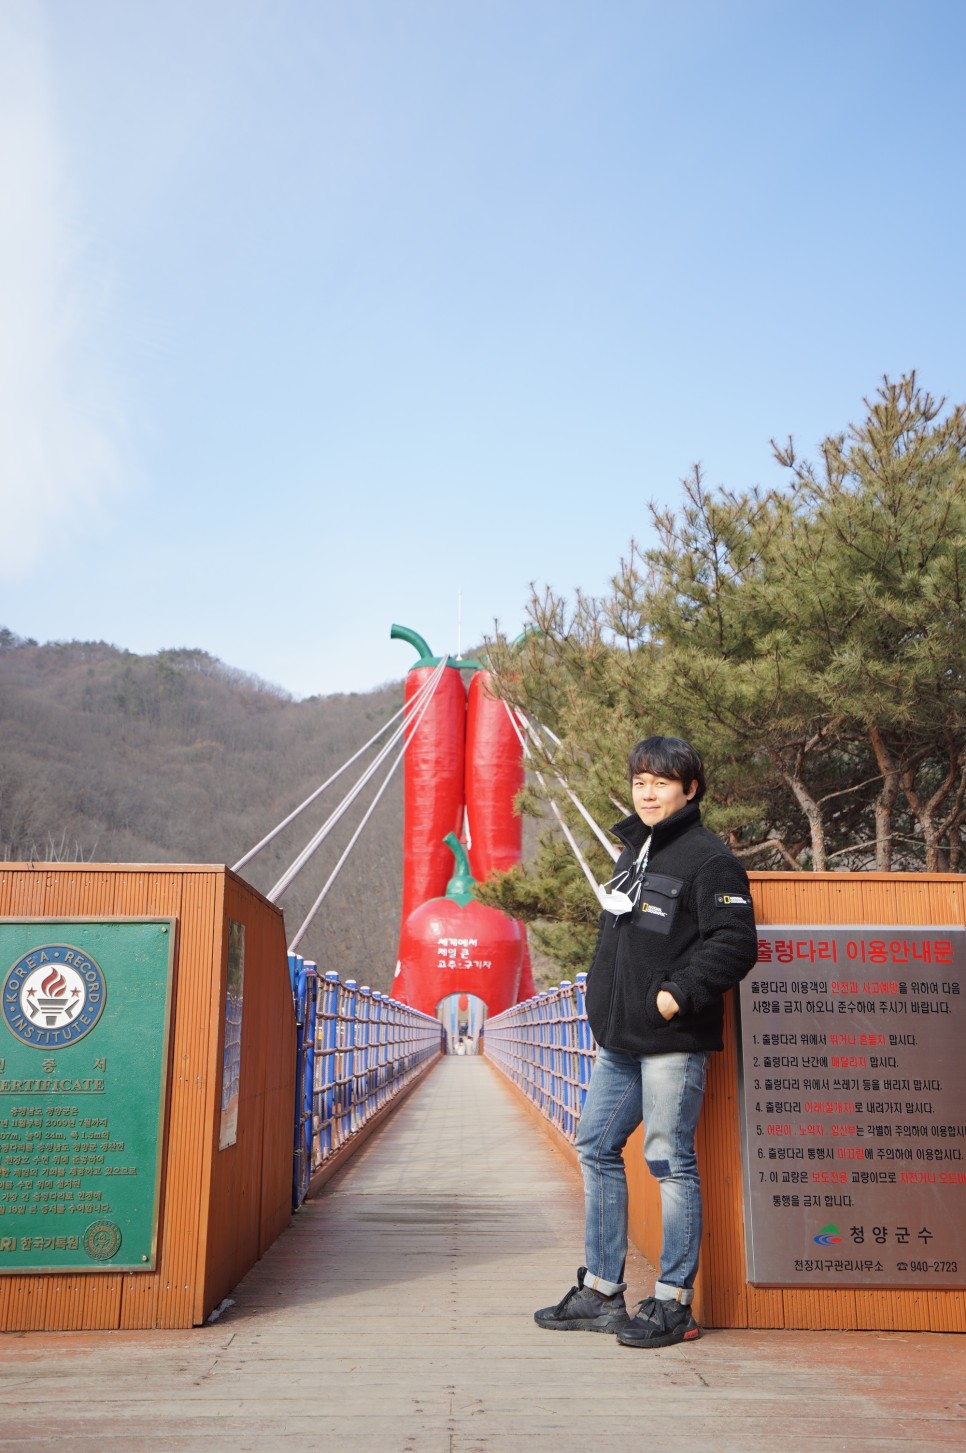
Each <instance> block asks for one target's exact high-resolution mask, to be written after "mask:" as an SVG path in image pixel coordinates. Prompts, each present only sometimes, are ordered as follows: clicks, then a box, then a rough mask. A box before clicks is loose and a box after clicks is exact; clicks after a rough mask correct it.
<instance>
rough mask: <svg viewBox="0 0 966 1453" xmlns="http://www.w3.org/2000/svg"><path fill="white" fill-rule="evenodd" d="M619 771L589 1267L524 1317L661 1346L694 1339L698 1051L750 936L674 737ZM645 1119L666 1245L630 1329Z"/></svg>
mask: <svg viewBox="0 0 966 1453" xmlns="http://www.w3.org/2000/svg"><path fill="white" fill-rule="evenodd" d="M628 767H629V771H630V779H631V794H632V800H633V803H634V813H633V815H632V816H630V817H626V818H624V819H623V821H622V822H619V823H618V824H617V826H616V827H615V828H614V829H613V831H614V834H615V835H616V836H617V837H618V838H619V839H620V841H621V842H622V843H623V844H624V851H623V852H622V853H621V855H620V857H619V859H618V861H617V867H616V873H615V876H614V877H613V878H612V879H611V881H610V884H608V885H607V886H606V887H605V889H604V890H602V891H601V903H602V906H603V912H602V913H601V916H600V929H599V932H598V936H597V947H596V950H595V952H594V958H593V962H592V964H591V968H590V974H589V977H588V981H587V1017H588V1019H589V1020H590V1026H591V1029H592V1030H593V1032H594V1037H595V1038H596V1040H597V1044H598V1046H599V1048H598V1053H597V1059H596V1062H595V1064H594V1070H593V1074H592V1075H591V1080H590V1086H589V1088H588V1092H587V1100H586V1103H585V1105H584V1109H583V1113H582V1115H581V1119H580V1125H579V1127H578V1130H577V1153H578V1155H579V1157H580V1165H581V1170H582V1172H583V1178H584V1199H585V1214H586V1228H585V1241H586V1248H585V1255H586V1261H587V1265H586V1266H582V1267H580V1268H579V1270H578V1272H577V1285H576V1286H575V1287H572V1288H571V1289H570V1291H569V1292H568V1293H567V1295H566V1296H565V1297H564V1298H563V1300H562V1301H560V1302H558V1304H557V1305H556V1306H555V1307H544V1308H542V1309H541V1310H540V1311H539V1312H536V1313H535V1314H534V1315H535V1319H536V1321H537V1323H538V1325H539V1326H541V1327H546V1328H549V1329H552V1330H557V1331H587V1332H616V1334H617V1339H618V1341H619V1342H621V1343H623V1345H624V1346H625V1347H667V1346H670V1345H671V1344H672V1343H674V1342H685V1341H692V1340H693V1339H694V1338H696V1337H700V1335H701V1330H700V1328H699V1327H698V1324H697V1322H696V1321H695V1320H694V1316H693V1314H692V1312H691V1300H692V1297H693V1295H694V1278H695V1275H696V1273H697V1270H698V1251H699V1248H700V1244H701V1182H700V1179H699V1176H698V1165H697V1157H696V1156H695V1151H694V1137H695V1131H696V1129H697V1124H698V1116H699V1114H700V1112H701V1104H702V1101H703V1099H704V1085H705V1073H706V1068H707V1060H708V1055H709V1054H710V1053H711V1052H712V1051H713V1050H719V1049H722V1048H723V1047H724V1046H723V1042H722V1037H721V1030H722V1023H723V1017H724V1009H723V1004H722V997H723V995H724V994H725V993H726V992H727V990H728V989H731V988H734V986H735V985H736V984H738V983H739V982H740V981H741V980H742V979H743V978H744V976H745V975H746V974H747V973H748V971H749V970H750V969H751V967H752V966H753V964H754V963H755V961H756V958H757V952H758V941H757V935H756V932H755V917H754V910H753V908H752V903H751V893H750V890H749V887H748V876H747V874H746V872H745V870H744V868H743V867H742V865H741V863H740V862H739V861H738V859H737V858H736V857H735V855H734V854H733V853H732V852H730V851H729V849H728V848H726V847H725V845H724V844H723V843H722V842H721V840H720V839H719V838H717V837H715V835H714V834H713V833H711V832H709V831H708V830H707V828H705V827H703V826H702V825H701V812H700V809H699V806H698V804H699V803H700V801H701V799H702V797H703V796H704V793H705V778H704V764H703V762H702V760H701V758H700V756H699V755H698V753H697V752H696V751H695V749H694V748H693V747H692V746H691V745H690V744H689V743H688V742H685V741H682V740H681V739H680V738H679V737H648V738H647V739H646V740H645V741H642V742H638V744H637V746H636V747H634V749H633V751H632V752H631V754H630V757H629V759H628ZM608 888H609V889H610V891H609V892H608V891H607V889H608ZM642 1121H643V1122H644V1159H645V1162H646V1164H647V1168H648V1170H649V1171H650V1173H651V1175H652V1176H654V1177H655V1179H656V1180H657V1181H659V1182H660V1187H661V1212H662V1229H663V1245H662V1247H661V1266H660V1275H659V1278H658V1281H657V1284H656V1286H655V1288H654V1295H653V1297H648V1298H647V1299H646V1301H643V1302H642V1303H641V1304H640V1308H639V1310H638V1312H637V1315H636V1316H635V1317H634V1318H633V1319H632V1318H630V1317H629V1316H628V1313H627V1309H626V1307H625V1303H624V1291H625V1288H626V1285H627V1284H626V1282H625V1281H624V1279H623V1277H624V1262H625V1259H626V1255H627V1181H626V1177H625V1174H624V1163H623V1160H622V1158H621V1151H622V1150H623V1148H624V1145H625V1143H626V1141H627V1139H628V1137H629V1136H630V1134H631V1132H632V1131H633V1130H635V1129H636V1128H637V1126H638V1125H640V1124H641V1122H642Z"/></svg>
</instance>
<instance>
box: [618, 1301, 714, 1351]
mask: <svg viewBox="0 0 966 1453" xmlns="http://www.w3.org/2000/svg"><path fill="white" fill-rule="evenodd" d="M700 1336H701V1328H700V1327H699V1326H698V1324H697V1322H696V1321H695V1320H694V1317H693V1316H692V1315H691V1308H690V1307H686V1306H684V1305H683V1303H681V1302H672V1301H670V1300H664V1299H663V1298H662V1299H658V1298H657V1297H648V1298H647V1300H646V1301H643V1302H641V1305H640V1306H639V1307H638V1309H637V1316H636V1317H633V1318H632V1319H631V1320H630V1321H629V1322H628V1323H627V1326H626V1327H624V1328H623V1329H622V1330H621V1331H619V1332H618V1334H617V1340H618V1342H620V1343H621V1345H622V1346H624V1347H670V1346H671V1345H672V1344H673V1343H675V1342H694V1341H696V1340H697V1338H698V1337H700Z"/></svg>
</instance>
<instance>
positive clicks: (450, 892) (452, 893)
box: [443, 832, 476, 908]
mask: <svg viewBox="0 0 966 1453" xmlns="http://www.w3.org/2000/svg"><path fill="white" fill-rule="evenodd" d="M443 842H444V843H445V844H446V846H447V847H448V848H449V850H450V852H451V853H452V854H453V857H454V858H455V859H456V863H455V868H454V872H453V876H452V878H450V880H449V882H448V883H447V884H446V897H447V898H451V899H452V900H453V902H454V903H459V904H461V906H462V907H463V908H465V907H466V905H467V903H472V902H473V884H474V883H475V882H476V879H475V878H474V877H473V874H472V873H471V872H470V860H469V858H468V857H467V855H466V849H465V848H464V846H463V844H462V843H461V842H460V840H459V838H458V837H457V836H456V834H455V832H448V833H447V834H446V836H445V837H444V838H443Z"/></svg>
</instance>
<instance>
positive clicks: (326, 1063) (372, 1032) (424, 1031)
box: [288, 954, 443, 1206]
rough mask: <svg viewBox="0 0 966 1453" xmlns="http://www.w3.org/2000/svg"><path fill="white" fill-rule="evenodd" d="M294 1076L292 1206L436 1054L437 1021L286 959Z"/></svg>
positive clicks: (439, 1043) (297, 957)
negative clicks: (293, 1019) (293, 1018)
mask: <svg viewBox="0 0 966 1453" xmlns="http://www.w3.org/2000/svg"><path fill="white" fill-rule="evenodd" d="M288 965H289V974H290V976H291V980H292V994H293V997H294V1000H295V1014H296V1026H297V1041H296V1043H297V1053H298V1073H297V1076H296V1088H295V1156H294V1163H293V1175H292V1204H293V1205H295V1206H298V1205H301V1203H302V1201H304V1199H305V1196H306V1194H307V1192H308V1188H309V1183H310V1181H311V1179H312V1175H313V1174H314V1172H315V1171H317V1170H319V1169H321V1167H322V1166H323V1165H324V1164H325V1162H326V1161H327V1160H329V1159H330V1158H331V1156H332V1155H333V1154H334V1153H335V1152H336V1151H337V1150H338V1149H339V1147H340V1146H342V1145H344V1144H345V1143H346V1142H347V1141H348V1140H350V1139H351V1138H352V1136H353V1135H355V1134H357V1133H358V1131H360V1130H361V1129H362V1127H363V1126H364V1125H365V1124H366V1123H367V1122H368V1121H369V1120H371V1119H372V1117H373V1115H375V1114H376V1113H377V1112H378V1111H379V1110H381V1109H382V1107H383V1106H384V1105H386V1104H388V1102H389V1101H390V1100H392V1099H394V1098H395V1097H396V1096H397V1095H399V1094H401V1092H402V1091H403V1090H404V1089H405V1088H406V1086H407V1085H408V1084H409V1083H410V1081H411V1080H413V1079H414V1078H415V1076H416V1075H417V1074H418V1073H419V1071H420V1070H421V1069H422V1068H423V1066H424V1065H425V1063H426V1061H427V1060H429V1059H432V1058H433V1056H435V1055H439V1054H440V1053H441V1052H442V1049H443V1026H442V1025H441V1024H440V1022H439V1020H438V1019H433V1018H431V1017H430V1016H429V1015H427V1014H421V1013H420V1012H419V1011H418V1010H416V1009H411V1008H410V1007H409V1006H408V1005H407V1004H400V1003H399V1002H398V1001H397V1000H395V999H390V998H389V996H388V995H386V994H380V993H379V992H378V990H375V989H370V988H369V986H368V985H367V984H363V985H361V986H360V985H359V984H357V983H356V981H355V980H354V979H347V980H346V981H345V983H343V982H342V981H341V980H340V978H339V975H338V974H336V973H327V974H325V975H320V974H319V972H318V969H317V966H316V965H315V964H314V963H312V962H311V960H307V959H303V958H302V956H301V954H289V956H288Z"/></svg>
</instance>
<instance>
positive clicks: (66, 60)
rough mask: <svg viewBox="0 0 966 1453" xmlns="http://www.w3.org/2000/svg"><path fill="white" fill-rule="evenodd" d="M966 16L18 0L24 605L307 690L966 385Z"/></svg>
mask: <svg viewBox="0 0 966 1453" xmlns="http://www.w3.org/2000/svg"><path fill="white" fill-rule="evenodd" d="M964 56H966V7H964V6H961V5H958V4H954V3H949V0H942V3H935V0H923V3H920V4H919V5H917V6H916V7H914V8H913V7H909V6H908V5H907V4H905V3H903V4H895V3H891V0H875V3H867V0H848V3H844V4H843V3H841V0H838V3H835V4H830V3H824V0H816V3H811V4H808V5H804V4H799V5H794V4H791V3H784V0H773V3H761V0H731V3H723V0H720V3H711V0H677V3H666V0H665V3H661V4H656V3H651V0H634V3H632V0H594V3H591V0H445V3H443V0H366V3H363V0H338V3H337V0H165V3H164V4H163V5H158V4H156V3H153V0H152V3H150V4H149V3H148V0H85V3H84V4H83V5H79V4H74V3H69V0H56V3H54V0H46V3H45V0H0V504H2V510H3V521H4V528H3V531H2V535H0V624H4V625H6V626H8V627H9V628H10V629H12V630H14V631H16V632H17V633H19V634H21V635H29V636H34V637H37V638H38V639H41V640H48V639H71V638H75V637H76V638H80V639H91V638H94V639H106V640H109V641H112V642H114V643H115V644H117V645H119V646H122V647H127V648H128V649H131V650H134V651H138V652H152V651H156V650H159V649H162V648H164V647H169V646H182V645H184V646H201V647H203V648H204V649H206V650H208V651H210V652H212V653H213V654H215V655H217V656H220V657H221V658H222V659H223V660H225V661H227V662H229V663H230V664H231V665H233V666H237V667H240V668H242V669H244V670H248V671H252V672H255V673H257V674H258V675H260V676H262V677H265V678H266V679H268V680H270V681H273V682H277V683H278V684H280V685H281V686H284V687H285V688H287V689H288V690H290V691H291V692H293V693H294V694H295V695H298V696H302V695H308V694H311V693H314V692H321V693H327V692H335V691H349V690H364V689H366V688H368V687H370V686H373V685H375V684H377V683H379V682H382V681H385V680H388V679H391V678H393V677H398V676H401V675H402V674H403V673H404V672H405V671H406V669H407V668H408V666H409V664H410V662H411V660H412V653H411V650H410V649H409V648H408V647H406V646H405V645H402V644H400V643H394V642H390V640H389V628H390V625H391V623H392V622H393V621H400V622H402V623H403V624H406V625H408V626H411V627H413V628H415V629H416V630H418V631H420V632H421V633H422V634H423V635H424V636H426V637H427V639H428V640H429V642H430V645H431V646H432V647H433V649H434V650H436V651H443V650H447V651H455V650H456V648H457V643H458V634H457V616H458V601H459V599H460V597H461V598H462V644H463V645H464V647H466V646H468V645H470V644H472V643H473V642H474V641H476V640H479V639H480V637H481V636H482V635H483V634H484V633H487V632H489V631H491V630H492V627H493V622H494V619H498V620H499V621H500V623H501V625H502V626H503V627H504V628H505V629H506V630H507V631H508V632H510V633H512V634H515V633H516V632H517V631H518V630H519V629H520V628H521V626H522V624H523V622H524V609H525V605H526V601H527V598H528V595H529V585H530V582H531V581H534V582H536V583H537V584H540V585H542V584H544V583H547V584H550V585H552V586H554V587H555V588H557V589H559V590H562V591H571V590H572V589H573V588H574V587H576V586H580V587H582V588H583V589H585V590H586V591H589V592H600V591H602V590H604V589H605V588H606V586H607V582H608V579H609V577H610V575H611V573H612V572H613V571H614V570H615V569H616V567H617V563H618V561H619V558H620V556H621V554H622V553H623V552H624V551H626V548H627V544H628V542H629V540H630V538H631V536H635V537H637V538H638V539H639V540H641V541H643V542H646V541H647V539H648V537H649V530H648V515H647V502H648V500H658V501H674V500H675V499H676V498H678V496H679V488H680V486H679V481H680V479H681V477H682V476H683V475H685V474H686V473H687V472H688V471H689V469H690V467H691V465H692V464H694V463H695V462H697V461H701V462H702V463H703V466H704V468H705V471H706V475H707V478H708V480H709V482H711V483H724V484H727V485H729V486H731V487H742V486H746V485H751V484H755V483H763V484H768V483H771V482H775V481H777V479H778V477H779V472H778V470H777V467H776V466H775V465H774V463H773V461H772V458H771V452H770V448H769V443H768V441H769V438H770V437H772V436H776V437H779V438H784V437H786V436H787V435H788V434H790V433H791V434H793V435H794V436H795V439H796V442H797V444H798V446H799V448H800V451H801V452H803V453H805V454H806V455H809V454H814V452H815V449H816V446H817V444H818V442H819V440H820V439H821V438H822V436H823V435H824V434H826V433H829V432H833V431H836V430H838V429H841V428H844V427H845V426H846V425H847V424H848V422H849V421H850V420H851V419H854V418H857V417H859V416H860V415H861V413H862V399H863V397H864V396H867V395H869V394H870V393H872V392H873V391H874V389H875V387H876V385H877V382H878V381H879V379H880V378H881V375H882V374H883V373H890V374H892V375H894V376H895V375H898V374H900V373H901V372H903V371H905V370H907V369H909V368H912V367H915V368H917V369H918V370H919V374H920V378H921V380H922V382H923V383H924V384H925V386H926V387H928V388H929V389H930V390H931V391H932V392H933V393H936V394H946V395H948V396H949V397H950V398H951V399H953V400H956V401H959V400H963V399H964V398H966V348H964V346H963V339H964V337H966V306H964V289H963V268H962V253H963V247H962V237H963V235H964V210H966V207H964V201H963V187H962V171H963V154H964V145H963V143H964V131H966V108H964V103H963V99H962V98H963V95H964V90H966V88H964V68H966V67H964Z"/></svg>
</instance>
